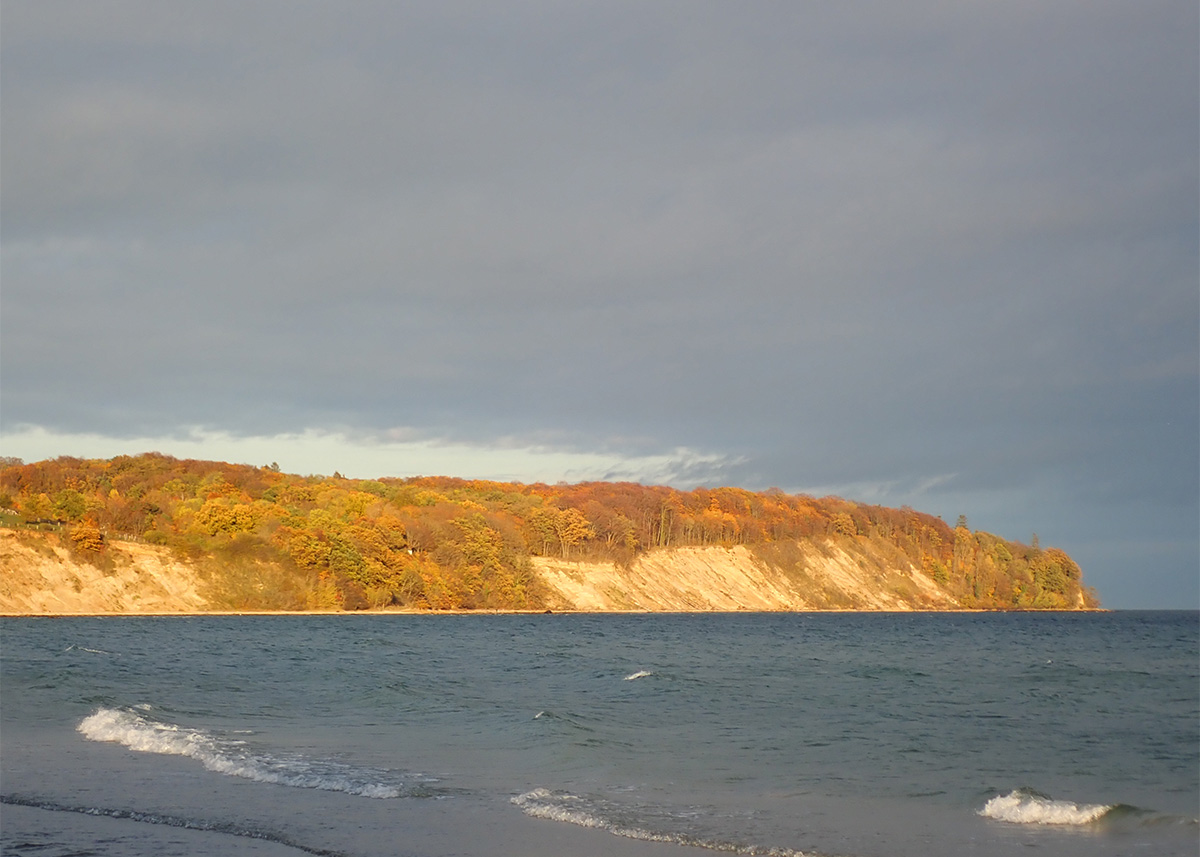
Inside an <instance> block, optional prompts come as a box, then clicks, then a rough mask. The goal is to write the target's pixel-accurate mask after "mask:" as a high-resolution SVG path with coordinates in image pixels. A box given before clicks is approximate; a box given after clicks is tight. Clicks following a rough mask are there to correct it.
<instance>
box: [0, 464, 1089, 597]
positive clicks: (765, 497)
mask: <svg viewBox="0 0 1200 857" xmlns="http://www.w3.org/2000/svg"><path fill="white" fill-rule="evenodd" d="M0 510H2V511H0V516H2V517H0V523H3V524H4V525H6V526H13V527H41V528H52V529H60V530H61V532H62V533H63V536H64V539H65V541H66V543H67V544H68V545H69V546H70V547H71V549H72V552H73V553H74V554H75V555H76V556H77V557H80V558H82V559H85V560H87V561H90V562H93V563H96V564H103V562H104V561H105V553H106V550H107V544H108V542H109V541H110V540H133V541H141V542H147V543H150V544H156V545H163V546H166V547H169V548H171V549H172V550H174V551H176V552H178V553H179V554H180V555H181V556H182V557H185V558H187V559H188V560H190V561H192V562H195V563H197V564H198V566H199V567H200V568H202V569H207V573H208V574H209V576H210V577H211V579H212V581H213V587H212V588H213V591H214V593H215V594H216V597H217V602H218V604H219V606H223V607H226V608H228V609H241V610H249V609H264V610H273V609H278V610H289V609H291V610H295V609H346V610H358V609H368V608H385V607H391V606H404V607H417V608H427V609H435V610H436V609H463V608H465V609H526V610H536V609H540V608H541V607H543V606H544V600H543V599H544V592H543V591H542V589H541V585H540V583H539V580H538V577H537V575H536V573H535V572H534V570H533V568H532V564H531V561H530V558H531V557H535V556H555V557H561V558H565V559H572V560H607V561H612V562H615V563H618V564H627V563H629V562H631V561H632V560H633V559H634V558H635V557H636V556H637V555H638V554H639V553H641V552H644V551H649V550H655V549H663V548H672V547H685V546H727V547H732V546H735V545H744V546H747V547H750V548H752V549H755V548H760V549H761V548H767V547H769V546H771V545H773V544H779V543H784V542H794V541H797V540H812V541H829V540H839V539H857V540H871V541H873V542H875V543H876V544H878V545H881V546H885V547H886V548H887V549H888V550H890V551H892V552H893V553H894V554H895V555H896V556H897V557H898V558H900V557H901V556H902V557H903V558H906V559H907V560H908V561H910V562H911V563H912V564H913V565H914V566H915V567H916V568H917V569H919V570H921V571H922V572H923V573H924V574H926V575H927V576H928V577H929V578H930V579H931V580H932V581H934V582H935V583H937V584H938V585H939V586H940V587H941V588H942V589H944V590H945V591H946V592H947V593H948V594H950V595H951V596H952V597H954V598H955V599H956V600H957V602H958V603H959V604H961V605H962V606H963V607H966V608H983V609H1064V608H1065V609H1070V608H1074V607H1076V606H1078V605H1079V604H1080V603H1081V601H1082V603H1084V604H1086V605H1087V606H1089V607H1094V606H1098V600H1097V599H1096V596H1095V594H1094V592H1092V591H1091V590H1090V589H1088V588H1086V587H1084V586H1083V584H1082V575H1081V572H1080V569H1079V566H1078V565H1076V564H1075V562H1074V561H1072V560H1071V558H1070V557H1069V556H1067V554H1066V553H1064V552H1063V551H1061V550H1058V549H1056V548H1045V549H1043V548H1042V547H1041V546H1040V545H1038V544H1037V539H1036V537H1035V538H1034V540H1033V541H1034V544H1032V545H1025V544H1022V543H1020V542H1014V541H1008V540H1006V539H1003V538H1000V537H999V536H994V535H991V534H989V533H985V532H981V531H972V530H970V528H969V527H968V525H967V521H966V519H965V518H962V517H960V518H959V520H958V521H957V522H956V525H955V526H953V527H951V526H950V525H948V524H947V523H946V522H945V521H943V520H942V519H940V518H937V517H934V516H932V515H928V514H925V513H922V512H918V511H915V510H913V509H911V508H907V507H903V508H899V509H894V508H888V507H883V506H872V505H866V504H862V503H855V502H852V501H850V500H845V499H842V498H839V497H821V498H814V497H809V496H806V495H789V494H785V493H783V492H782V491H779V490H776V489H772V490H768V491H765V492H754V491H747V490H744V489H740V488H711V489H710V488H696V489H694V490H691V491H681V490H676V489H673V488H669V487H663V486H646V485H639V484H634V483H623V482H622V483H611V482H588V483H581V484H573V485H567V484H558V485H545V484H532V485H525V484H519V483H503V482H490V481H482V480H464V479H457V478H451V477H413V478H402V479H401V478H382V479H370V480H362V479H347V478H344V477H342V476H340V475H338V474H334V475H333V476H330V477H326V476H298V475H291V474H286V473H283V472H281V471H280V469H279V467H278V466H277V465H270V466H266V467H254V466H251V465H245V464H230V463H226V462H219V461H196V460H181V459H176V458H173V457H170V456H166V455H161V454H158V453H147V454H144V455H137V456H118V457H116V458H112V459H107V460H99V459H79V458H69V457H62V458H57V459H53V460H47V461H40V462H35V463H31V464H25V463H23V462H21V461H19V460H16V459H11V458H8V459H0Z"/></svg>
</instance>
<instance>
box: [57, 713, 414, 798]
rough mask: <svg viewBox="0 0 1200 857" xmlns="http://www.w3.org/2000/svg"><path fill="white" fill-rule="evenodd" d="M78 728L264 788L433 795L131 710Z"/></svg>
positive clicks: (373, 773) (393, 776)
mask: <svg viewBox="0 0 1200 857" xmlns="http://www.w3.org/2000/svg"><path fill="white" fill-rule="evenodd" d="M77 728H78V731H79V732H80V733H81V734H82V735H83V736H84V737H86V738H88V739H90V740H92V741H110V742H113V743H117V744H121V745H123V746H125V747H128V748H129V749H130V750H136V751H137V752H139V753H157V754H161V755H167V756H187V757H188V758H191V759H195V760H196V761H198V762H200V764H202V765H204V767H205V768H207V769H208V770H210V771H215V772H216V773H219V774H225V775H227V776H231V777H241V778H243V779H247V780H254V781H256V782H260V783H274V784H276V785H282V786H291V787H293V788H303V789H322V790H325V791H335V792H345V793H346V794H351V795H358V796H361V797H369V798H380V799H386V798H398V797H423V796H428V795H430V794H431V792H430V790H429V789H428V787H426V786H424V785H422V784H421V782H420V781H418V782H410V781H409V779H406V778H405V777H403V776H401V775H400V774H399V773H397V772H395V771H382V770H373V769H369V768H356V767H353V766H351V765H346V764H342V763H340V762H335V761H331V760H322V759H309V758H306V757H304V756H300V755H284V756H273V755H270V754H266V753H256V752H254V751H252V750H251V749H250V748H249V747H248V745H247V744H246V743H245V742H244V741H241V740H231V739H228V738H221V737H218V736H216V735H212V734H210V733H208V732H205V731H204V730H201V729H188V728H185V727H182V726H178V725H176V724H173V723H165V722H163V721H160V720H154V719H151V718H150V717H149V716H146V715H144V714H142V713H140V712H137V711H133V710H130V709H115V708H101V709H100V710H98V711H97V712H96V713H94V714H92V715H89V716H88V717H85V718H84V719H83V720H82V721H81V722H80V724H79V726H78V727H77ZM413 779H415V778H413Z"/></svg>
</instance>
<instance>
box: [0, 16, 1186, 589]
mask: <svg viewBox="0 0 1200 857" xmlns="http://www.w3.org/2000/svg"><path fill="white" fill-rule="evenodd" d="M2 11H3V29H2V30H0V39H2V45H0V47H2V52H3V75H2V77H0V86H2V104H3V107H2V109H3V117H2V118H3V121H2V123H0V133H2V135H3V139H2V148H0V166H2V168H3V188H4V191H3V207H2V239H3V257H2V265H3V315H2V317H0V324H2V325H3V336H2V349H3V352H2V357H3V362H2V364H0V371H2V373H3V375H2V380H3V411H2V419H3V426H4V431H5V432H6V433H8V434H9V435H10V436H12V435H13V434H15V433H18V432H19V431H20V430H21V428H22V427H24V426H40V427H44V428H46V429H48V430H51V431H56V432H63V433H71V432H92V433H98V434H102V435H108V436H112V437H114V438H119V437H127V436H157V435H161V436H164V437H165V436H169V435H170V434H172V433H176V432H179V431H181V430H182V428H183V427H187V426H197V425H200V426H207V427H211V428H213V429H216V430H221V431H227V432H231V433H234V434H244V435H264V434H266V435H269V434H276V433H281V432H299V431H303V430H306V429H313V428H316V429H330V430H333V429H338V430H343V429H346V428H349V429H351V430H353V431H355V432H359V433H363V434H367V435H371V434H383V433H386V432H387V431H389V430H393V429H397V428H403V429H404V430H405V431H408V432H412V433H415V434H417V435H420V436H424V437H435V438H442V439H446V440H453V441H460V442H465V443H475V444H482V445H487V444H491V443H495V442H496V441H497V439H499V438H505V439H507V442H513V439H518V440H519V439H521V438H527V439H528V440H529V442H530V443H535V442H536V443H546V442H547V441H549V442H551V443H553V444H554V445H556V446H558V447H561V448H565V449H574V450H579V451H585V452H586V451H596V450H603V451H608V452H614V451H615V452H618V453H621V454H624V455H628V456H643V455H655V454H660V453H663V452H665V451H670V450H672V449H676V448H679V447H687V448H689V449H693V450H699V451H701V452H703V453H706V454H708V457H704V458H700V459H698V460H697V461H696V462H695V466H694V467H691V468H684V469H683V470H680V471H679V472H678V473H677V480H676V481H678V482H679V484H681V485H688V484H696V483H707V484H717V483H725V484H740V485H744V486H747V487H751V488H764V487H767V486H771V485H775V486H779V487H782V488H784V489H785V490H808V491H812V490H828V491H832V492H837V493H842V494H846V495H848V496H851V497H856V498H858V499H863V500H868V501H871V502H879V503H886V504H889V505H900V504H903V503H909V504H911V505H913V506H915V507H917V508H920V509H924V510H928V511H931V512H934V513H938V514H942V515H943V516H947V517H951V518H952V517H953V516H955V515H957V514H959V513H965V514H967V515H968V516H969V518H970V520H971V523H972V525H973V526H976V527H980V528H984V529H990V530H994V531H996V532H999V533H1001V534H1003V535H1006V536H1008V537H1012V538H1028V537H1029V536H1031V535H1032V532H1033V531H1034V530H1037V532H1038V534H1039V536H1040V538H1041V540H1042V541H1043V542H1044V543H1054V544H1058V545H1060V546H1062V547H1064V548H1066V549H1067V550H1069V551H1070V552H1071V553H1072V554H1073V555H1074V556H1075V557H1076V558H1077V559H1078V560H1079V561H1080V562H1081V564H1082V565H1083V566H1084V569H1085V573H1086V574H1087V576H1088V578H1089V580H1090V582H1092V583H1093V584H1094V585H1096V586H1097V587H1098V588H1099V590H1100V593H1101V596H1102V598H1103V599H1104V600H1105V602H1106V604H1108V605H1109V606H1117V607H1122V606H1128V607H1133V606H1155V607H1173V606H1187V607H1195V606H1197V603H1198V602H1200V592H1198V589H1200V584H1198V563H1200V557H1198V554H1197V543H1198V540H1200V534H1198V528H1200V525H1198V518H1200V512H1198V509H1197V494H1198V473H1200V459H1198V454H1197V447H1198V440H1197V439H1198V437H1200V404H1198V401H1200V399H1198V393H1197V383H1198V382H1197V374H1198V371H1197V370H1198V363H1200V350H1198V345H1197V330H1198V325H1200V288H1198V276H1200V274H1198V261H1197V233H1198V218H1197V175H1198V170H1197V160H1198V155H1197V153H1198V151H1200V142H1198V139H1197V127H1198V124H1200V123H1198V118H1197V103H1198V85H1197V80H1198V77H1200V72H1198V65H1197V44H1196V33H1197V9H1196V6H1195V3H1193V2H1147V3H1138V4H1130V3H1123V2H1078V3H1076V2H1050V3H1027V2H1015V3H984V4H970V5H963V4H941V3H933V2H928V3H917V4H899V5H898V4H894V3H866V4H853V6H847V7H844V8H843V7H842V6H837V5H831V4H823V3H822V4H818V3H813V4H807V3H759V4H753V5H750V6H739V5H736V4H705V3H649V4H647V3H632V4H622V3H598V4H589V3H578V4H559V3H553V4H540V3H515V4H504V5H503V7H501V6H499V5H496V4H478V5H469V4H468V5H460V4H454V5H453V6H452V7H451V6H444V5H443V4H417V5H409V4H397V3H382V4H374V3H361V2H356V3H348V4H336V5H330V4H304V3H300V4H297V3H291V2H289V3H272V2H259V3H250V4H246V3H227V4H223V3H207V4H189V5H187V6H179V5H178V4H165V5H164V4H159V3H145V4H141V3H103V2H87V3H54V4H47V3H42V2H13V0H6V2H5V3H4V6H3V10H2ZM63 452H64V453H70V452H71V450H69V449H64V450H63ZM336 467H337V464H336V462H331V463H330V465H329V467H328V469H329V470H330V471H332V470H333V469H336ZM418 469H419V468H418ZM380 475H382V474H380ZM462 475H471V474H462Z"/></svg>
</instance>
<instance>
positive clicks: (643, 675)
mask: <svg viewBox="0 0 1200 857" xmlns="http://www.w3.org/2000/svg"><path fill="white" fill-rule="evenodd" d="M652 675H654V673H652V672H650V671H649V670H638V671H637V672H635V673H633V674H631V675H627V676H625V681H633V680H634V679H639V678H646V677H647V676H652Z"/></svg>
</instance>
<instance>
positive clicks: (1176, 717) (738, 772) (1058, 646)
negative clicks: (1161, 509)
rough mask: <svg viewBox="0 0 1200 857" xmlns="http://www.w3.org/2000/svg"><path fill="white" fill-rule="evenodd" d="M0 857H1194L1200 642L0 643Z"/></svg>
mask: <svg viewBox="0 0 1200 857" xmlns="http://www.w3.org/2000/svg"><path fill="white" fill-rule="evenodd" d="M0 643H2V645H3V651H4V658H3V659H2V660H0V682H2V684H3V687H4V705H3V707H0V728H2V729H3V734H4V745H3V766H4V781H3V794H2V795H0V800H2V801H3V808H2V809H3V816H4V825H3V829H2V830H0V846H2V847H3V852H4V853H5V854H6V855H7V854H18V855H41V854H46V853H86V852H88V851H89V849H94V848H95V847H96V843H98V842H118V843H121V845H120V847H121V848H123V849H126V851H125V852H123V853H155V854H158V853H187V854H189V855H199V856H200V857H206V855H212V857H215V855H227V854H278V855H281V857H282V855H285V854H288V853H296V852H301V853H309V854H318V855H335V854H336V855H344V857H377V855H378V857H383V855H394V854H396V853H397V852H399V853H412V854H421V855H427V857H438V855H451V854H455V855H468V857H474V855H478V857H485V855H486V857H517V855H526V856H527V855H533V857H559V855H562V854H571V855H576V857H600V855H613V854H616V855H645V857H650V855H653V854H658V853H660V851H661V848H662V847H663V845H662V843H669V844H671V847H672V849H673V852H672V853H680V854H695V855H703V854H716V853H735V854H746V855H767V854H770V855H844V857H885V856H886V857H917V855H920V857H951V855H954V857H958V855H962V854H966V853H970V854H973V855H983V857H1000V855H1037V854H1044V855H1047V857H1077V856H1078V857H1083V855H1088V857H1096V855H1098V857H1116V855H1127V854H1131V853H1143V854H1154V855H1168V857H1170V855H1189V857H1191V855H1194V854H1195V853H1196V847H1197V844H1198V841H1200V840H1198V835H1200V827H1198V820H1197V803H1198V801H1200V782H1198V779H1200V773H1198V772H1200V723H1198V721H1197V711H1200V676H1198V675H1197V653H1198V651H1200V616H1198V615H1197V614H1196V613H1194V612H1159V613H1130V612H1117V613H940V614H939V613H921V614H911V613H910V614H900V613H874V614H865V613H857V614H856V613H843V614H828V613H826V614H813V613H810V614H784V613H744V614H670V615H601V614H593V615H584V614H575V615H558V614H550V615H546V614H541V615H495V614H493V615H483V614H477V615H440V616H439V615H419V614H418V615H376V616H356V617H353V618H351V617H343V616H338V615H323V616H190V617H189V616H178V617H157V618H156V617H141V618H136V617H128V618H114V617H109V618H103V619H100V618H82V617H81V618H61V619H46V618H42V619H38V618H6V619H3V620H0Z"/></svg>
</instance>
